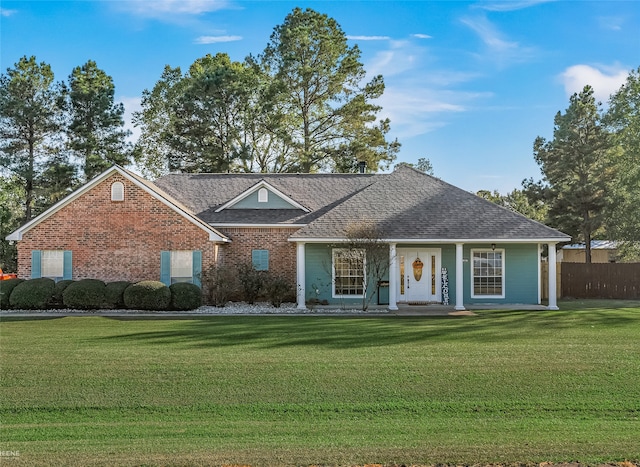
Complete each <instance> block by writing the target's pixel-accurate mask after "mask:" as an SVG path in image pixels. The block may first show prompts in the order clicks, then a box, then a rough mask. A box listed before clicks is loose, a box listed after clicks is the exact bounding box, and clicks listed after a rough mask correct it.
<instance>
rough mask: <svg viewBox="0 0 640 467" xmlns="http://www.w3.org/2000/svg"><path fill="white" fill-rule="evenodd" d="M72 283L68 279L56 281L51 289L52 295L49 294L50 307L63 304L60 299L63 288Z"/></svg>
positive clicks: (59, 306)
mask: <svg viewBox="0 0 640 467" xmlns="http://www.w3.org/2000/svg"><path fill="white" fill-rule="evenodd" d="M72 283H73V281H72V280H69V279H65V280H62V281H58V282H56V286H55V288H54V289H53V295H52V296H51V302H50V303H49V305H50V306H51V307H52V308H61V307H62V305H63V304H64V302H63V300H62V294H63V293H64V291H65V289H66V288H67V287H69V285H70V284H72Z"/></svg>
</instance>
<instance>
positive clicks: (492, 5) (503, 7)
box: [475, 0, 555, 11]
mask: <svg viewBox="0 0 640 467" xmlns="http://www.w3.org/2000/svg"><path fill="white" fill-rule="evenodd" d="M552 1H555V0H502V1H498V2H495V1H493V2H480V3H478V4H477V5H475V7H476V8H480V9H482V10H487V11H515V10H523V9H524V8H529V7H532V6H536V5H539V4H541V3H549V2H552Z"/></svg>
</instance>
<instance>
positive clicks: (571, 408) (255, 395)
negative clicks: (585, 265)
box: [0, 301, 640, 465]
mask: <svg viewBox="0 0 640 467" xmlns="http://www.w3.org/2000/svg"><path fill="white" fill-rule="evenodd" d="M560 306H561V307H563V308H564V310H563V311H559V312H547V311H544V312H541V311H528V312H513V311H481V312H479V314H478V316H475V317H455V318H453V317H437V318H435V317H432V318H400V317H372V318H353V317H327V316H303V317H299V316H298V317H286V316H246V317H233V316H226V317H225V316H218V317H202V318H189V319H182V320H177V319H132V318H127V319H124V318H123V319H108V318H101V317H70V318H59V319H26V320H20V319H10V318H5V319H3V321H2V323H1V324H0V352H1V357H2V360H1V362H2V368H1V372H0V376H1V380H0V417H1V422H2V431H1V433H0V451H2V453H0V454H3V455H4V457H0V463H1V464H2V465H59V464H61V465H88V464H90V465H96V464H97V465H118V464H123V465H132V464H137V465H139V464H143V465H210V464H225V463H229V464H252V465H276V464H295V465H311V464H321V465H326V464H330V465H335V464H340V465H349V464H352V465H355V464H360V465H362V464H365V463H386V464H394V463H395V464H402V463H405V464H434V463H450V464H454V463H455V464H475V463H507V462H509V463H511V462H543V461H555V462H559V461H581V462H584V463H589V464H595V463H600V462H617V461H623V460H629V461H635V462H638V461H640V304H639V303H638V302H636V303H635V304H634V303H631V302H593V301H592V302H562V303H561V304H560ZM10 454H16V455H15V456H13V457H8V455H10Z"/></svg>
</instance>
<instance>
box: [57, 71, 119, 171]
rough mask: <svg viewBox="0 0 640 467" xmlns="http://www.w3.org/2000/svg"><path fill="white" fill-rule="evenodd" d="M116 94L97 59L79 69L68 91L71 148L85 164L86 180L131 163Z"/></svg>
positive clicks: (70, 78)
mask: <svg viewBox="0 0 640 467" xmlns="http://www.w3.org/2000/svg"><path fill="white" fill-rule="evenodd" d="M114 93H115V86H114V84H113V79H112V78H111V76H109V75H107V74H106V73H105V72H104V71H103V70H101V69H100V68H98V66H97V64H96V62H94V61H93V60H89V61H87V63H85V64H84V65H82V66H78V67H75V68H74V69H73V71H72V72H71V75H70V76H69V85H68V86H65V88H64V96H65V99H64V107H65V110H66V111H67V113H68V115H69V122H68V127H67V137H68V145H69V149H70V150H71V152H72V153H73V154H74V155H75V156H77V157H78V158H79V159H80V160H81V161H82V164H83V172H84V179H85V181H87V180H91V179H92V178H94V177H95V176H96V175H98V174H100V173H101V172H103V171H104V170H106V169H107V168H109V167H110V166H111V165H113V164H120V165H126V164H127V163H128V162H129V158H130V154H131V148H130V147H129V145H128V144H127V142H126V137H127V136H128V134H129V133H128V132H127V131H126V130H125V129H124V119H123V115H124V106H123V105H122V104H116V103H115V102H114Z"/></svg>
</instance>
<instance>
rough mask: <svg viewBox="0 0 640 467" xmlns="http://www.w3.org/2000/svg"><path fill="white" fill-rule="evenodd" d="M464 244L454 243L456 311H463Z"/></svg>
mask: <svg viewBox="0 0 640 467" xmlns="http://www.w3.org/2000/svg"><path fill="white" fill-rule="evenodd" d="M463 255H464V244H463V243H456V305H455V307H454V308H455V309H456V310H459V311H460V310H464V309H465V308H464V261H463Z"/></svg>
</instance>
